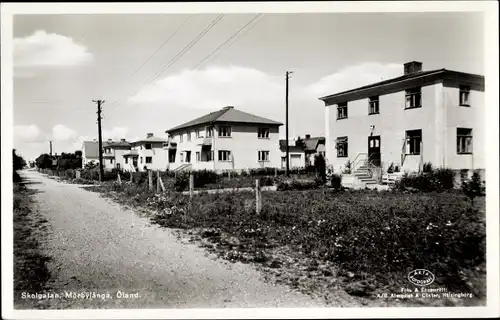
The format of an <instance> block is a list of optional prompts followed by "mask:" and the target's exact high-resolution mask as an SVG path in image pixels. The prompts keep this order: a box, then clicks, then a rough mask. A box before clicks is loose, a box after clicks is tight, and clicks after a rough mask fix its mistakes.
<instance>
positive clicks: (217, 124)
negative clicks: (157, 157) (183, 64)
mask: <svg viewBox="0 0 500 320" xmlns="http://www.w3.org/2000/svg"><path fill="white" fill-rule="evenodd" d="M281 125H282V123H280V122H276V121H273V120H269V119H266V118H262V117H259V116H256V115H252V114H249V113H246V112H243V111H240V110H237V109H235V108H234V107H232V106H229V107H224V108H222V109H221V110H218V111H215V112H212V113H209V114H207V115H204V116H202V117H200V118H197V119H194V120H192V121H189V122H187V123H184V124H182V125H180V126H177V127H175V128H172V129H169V130H167V131H166V133H167V134H168V136H169V138H168V141H167V143H165V149H166V150H167V154H168V155H167V159H168V168H169V169H170V170H183V169H186V170H203V169H207V170H214V171H217V172H220V171H225V170H236V171H241V170H245V169H256V168H266V167H271V168H278V167H280V150H279V142H278V141H279V126H281Z"/></svg>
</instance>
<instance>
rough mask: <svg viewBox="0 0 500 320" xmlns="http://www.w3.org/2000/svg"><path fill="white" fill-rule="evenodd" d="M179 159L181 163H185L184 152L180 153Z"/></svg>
mask: <svg viewBox="0 0 500 320" xmlns="http://www.w3.org/2000/svg"><path fill="white" fill-rule="evenodd" d="M179 157H180V158H181V162H184V152H181V153H179Z"/></svg>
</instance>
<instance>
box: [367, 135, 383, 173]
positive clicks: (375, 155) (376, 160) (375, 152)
mask: <svg viewBox="0 0 500 320" xmlns="http://www.w3.org/2000/svg"><path fill="white" fill-rule="evenodd" d="M380 158H381V157H380V136H370V137H368V159H369V160H370V161H371V163H372V164H373V165H375V166H377V167H379V166H380V162H381V161H380Z"/></svg>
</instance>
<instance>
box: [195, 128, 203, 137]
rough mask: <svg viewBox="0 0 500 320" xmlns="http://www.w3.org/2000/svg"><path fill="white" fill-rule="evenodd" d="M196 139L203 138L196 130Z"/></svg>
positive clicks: (198, 130)
mask: <svg viewBox="0 0 500 320" xmlns="http://www.w3.org/2000/svg"><path fill="white" fill-rule="evenodd" d="M195 132H196V139H199V138H203V135H202V134H201V131H200V129H196V131H195Z"/></svg>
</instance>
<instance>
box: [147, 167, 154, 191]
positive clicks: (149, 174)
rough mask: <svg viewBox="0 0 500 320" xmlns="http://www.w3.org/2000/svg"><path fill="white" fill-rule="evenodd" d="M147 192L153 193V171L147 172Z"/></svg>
mask: <svg viewBox="0 0 500 320" xmlns="http://www.w3.org/2000/svg"><path fill="white" fill-rule="evenodd" d="M148 183H149V191H153V171H151V170H148Z"/></svg>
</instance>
